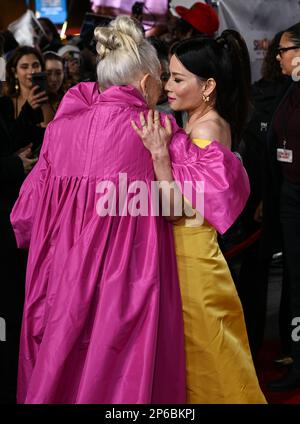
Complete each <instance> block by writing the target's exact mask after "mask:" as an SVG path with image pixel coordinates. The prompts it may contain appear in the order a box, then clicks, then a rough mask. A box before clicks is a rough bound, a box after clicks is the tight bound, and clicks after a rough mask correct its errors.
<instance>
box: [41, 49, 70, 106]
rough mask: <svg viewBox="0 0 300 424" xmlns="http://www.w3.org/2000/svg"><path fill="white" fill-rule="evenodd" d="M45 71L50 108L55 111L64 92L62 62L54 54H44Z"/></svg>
mask: <svg viewBox="0 0 300 424" xmlns="http://www.w3.org/2000/svg"><path fill="white" fill-rule="evenodd" d="M44 60H45V71H46V73H47V87H48V97H49V103H50V106H51V108H52V109H53V111H54V112H56V111H57V108H58V106H59V103H60V101H61V99H62V98H63V95H64V93H65V90H64V77H65V75H64V61H63V59H62V58H61V57H60V56H59V55H58V54H57V53H55V52H45V54H44Z"/></svg>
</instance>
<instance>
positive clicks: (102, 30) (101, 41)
mask: <svg viewBox="0 0 300 424" xmlns="http://www.w3.org/2000/svg"><path fill="white" fill-rule="evenodd" d="M94 35H95V39H96V41H97V45H96V50H97V53H98V55H99V59H100V60H101V59H104V58H105V56H107V55H108V54H109V53H110V52H111V51H114V50H117V49H124V50H133V51H134V53H135V54H136V56H137V57H139V55H138V48H137V47H138V45H139V44H140V43H141V42H143V39H144V36H143V33H142V31H141V30H140V29H139V28H138V27H137V25H136V24H135V22H134V21H133V20H132V19H131V18H129V17H128V16H118V17H117V18H116V19H114V20H113V21H112V22H111V23H110V25H109V26H108V27H97V28H95V30H94Z"/></svg>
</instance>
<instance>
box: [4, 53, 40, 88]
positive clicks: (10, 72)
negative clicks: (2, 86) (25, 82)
mask: <svg viewBox="0 0 300 424" xmlns="http://www.w3.org/2000/svg"><path fill="white" fill-rule="evenodd" d="M27 54H33V55H34V56H35V57H36V58H37V59H38V61H39V62H40V64H41V68H42V71H44V69H45V63H44V59H43V56H42V55H41V53H40V52H39V51H38V50H37V49H36V48H34V47H30V46H21V47H17V48H16V50H15V51H14V52H13V54H12V56H11V57H10V59H9V61H8V62H7V64H6V87H7V88H6V94H7V95H8V96H15V95H16V94H17V93H16V89H15V86H16V78H15V71H16V69H17V65H18V62H19V60H20V59H21V58H22V57H23V56H25V55H27Z"/></svg>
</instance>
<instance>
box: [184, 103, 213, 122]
mask: <svg viewBox="0 0 300 424" xmlns="http://www.w3.org/2000/svg"><path fill="white" fill-rule="evenodd" d="M212 110H214V107H213V105H212V104H206V103H202V104H201V105H200V106H198V107H197V108H196V109H193V110H191V111H188V117H189V119H188V122H189V124H192V123H193V122H195V121H197V119H199V118H202V117H203V116H204V115H206V114H207V113H208V112H210V111H212Z"/></svg>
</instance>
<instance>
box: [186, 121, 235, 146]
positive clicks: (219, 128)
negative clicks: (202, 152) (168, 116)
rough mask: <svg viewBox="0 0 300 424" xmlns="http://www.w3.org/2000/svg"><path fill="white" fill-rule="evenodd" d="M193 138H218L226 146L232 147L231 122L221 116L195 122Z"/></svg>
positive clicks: (192, 132)
mask: <svg viewBox="0 0 300 424" xmlns="http://www.w3.org/2000/svg"><path fill="white" fill-rule="evenodd" d="M190 137H191V138H201V139H204V140H211V141H213V140H217V141H219V142H220V143H221V144H224V145H225V146H226V147H228V148H230V147H231V134H230V127H229V124H228V123H227V122H226V121H225V120H224V119H222V118H221V117H216V118H215V117H214V118H211V119H207V120H205V121H199V122H197V123H195V124H194V126H193V128H192V130H191V132H190Z"/></svg>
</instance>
